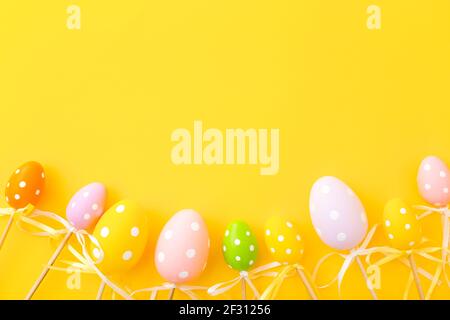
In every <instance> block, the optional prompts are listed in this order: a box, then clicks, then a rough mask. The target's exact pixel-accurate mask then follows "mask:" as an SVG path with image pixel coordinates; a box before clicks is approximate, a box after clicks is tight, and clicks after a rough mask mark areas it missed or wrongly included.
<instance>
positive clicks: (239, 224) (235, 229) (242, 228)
mask: <svg viewBox="0 0 450 320" xmlns="http://www.w3.org/2000/svg"><path fill="white" fill-rule="evenodd" d="M222 252H223V256H224V258H225V261H226V263H227V264H228V265H229V266H230V267H231V268H233V269H236V270H238V271H247V270H248V269H250V268H251V267H252V266H254V264H255V262H256V258H257V257H258V241H257V240H256V237H255V234H254V233H253V232H252V231H251V230H250V227H249V226H248V224H246V223H245V222H243V221H233V222H232V223H230V224H229V225H228V227H227V229H226V230H225V235H224V238H223V241H222Z"/></svg>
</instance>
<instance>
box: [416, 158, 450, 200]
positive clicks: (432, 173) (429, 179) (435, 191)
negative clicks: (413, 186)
mask: <svg viewBox="0 0 450 320" xmlns="http://www.w3.org/2000/svg"><path fill="white" fill-rule="evenodd" d="M449 176H450V173H449V170H448V167H447V165H446V164H445V162H444V161H442V160H441V159H439V158H438V157H434V156H429V157H426V158H425V159H423V161H422V163H421V164H420V167H419V172H418V174H417V185H418V187H419V192H420V195H421V196H422V198H424V199H425V200H426V201H427V202H428V203H430V204H432V205H435V206H437V207H445V206H447V205H448V203H449V202H450V194H449V188H450V180H449Z"/></svg>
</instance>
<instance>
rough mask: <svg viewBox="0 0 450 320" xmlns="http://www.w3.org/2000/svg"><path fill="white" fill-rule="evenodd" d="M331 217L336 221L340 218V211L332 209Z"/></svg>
mask: <svg viewBox="0 0 450 320" xmlns="http://www.w3.org/2000/svg"><path fill="white" fill-rule="evenodd" d="M330 219H331V220H333V221H336V220H337V219H339V212H338V211H336V210H331V211H330Z"/></svg>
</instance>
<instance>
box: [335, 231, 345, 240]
mask: <svg viewBox="0 0 450 320" xmlns="http://www.w3.org/2000/svg"><path fill="white" fill-rule="evenodd" d="M336 238H337V240H338V241H340V242H342V241H345V240H346V239H347V235H346V234H345V233H344V232H340V233H338V235H337V237H336Z"/></svg>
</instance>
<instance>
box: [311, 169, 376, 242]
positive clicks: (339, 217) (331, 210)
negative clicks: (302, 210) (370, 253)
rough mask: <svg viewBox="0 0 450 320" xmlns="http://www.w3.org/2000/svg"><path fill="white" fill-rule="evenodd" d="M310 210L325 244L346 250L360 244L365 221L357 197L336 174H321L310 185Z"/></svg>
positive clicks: (364, 215)
mask: <svg viewBox="0 0 450 320" xmlns="http://www.w3.org/2000/svg"><path fill="white" fill-rule="evenodd" d="M309 209H310V214H311V219H312V223H313V225H314V227H315V229H316V232H317V234H318V235H319V237H320V238H321V239H322V241H323V242H325V243H326V244H327V245H328V246H330V247H332V248H334V249H337V250H348V249H352V248H355V247H356V246H357V245H358V244H360V243H361V242H362V241H363V240H364V237H365V236H366V233H367V228H368V222H367V215H366V211H365V210H364V207H363V205H362V203H361V201H360V200H359V198H358V196H357V195H356V194H355V193H354V192H353V190H352V189H351V188H350V187H349V186H347V185H346V184H345V183H344V182H342V181H341V180H339V179H338V178H335V177H330V176H326V177H322V178H320V179H318V180H317V181H316V182H315V183H314V185H313V186H312V188H311V192H310V198H309Z"/></svg>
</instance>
